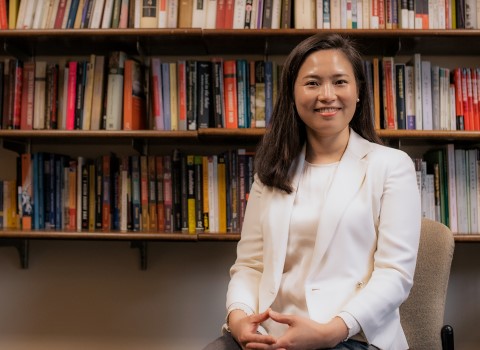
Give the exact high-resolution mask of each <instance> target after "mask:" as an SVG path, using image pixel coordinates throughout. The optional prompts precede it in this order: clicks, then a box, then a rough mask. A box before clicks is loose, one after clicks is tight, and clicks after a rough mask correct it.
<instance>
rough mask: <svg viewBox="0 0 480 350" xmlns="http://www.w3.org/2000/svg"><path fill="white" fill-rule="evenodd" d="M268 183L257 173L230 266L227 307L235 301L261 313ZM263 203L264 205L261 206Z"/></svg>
mask: <svg viewBox="0 0 480 350" xmlns="http://www.w3.org/2000/svg"><path fill="white" fill-rule="evenodd" d="M264 189H265V186H264V185H263V184H262V183H261V182H260V180H259V179H258V177H257V176H256V175H255V180H254V183H253V185H252V187H251V189H250V194H249V197H248V202H247V207H246V210H245V217H244V221H243V226H242V233H241V238H240V241H239V242H238V245H237V259H236V261H235V263H234V264H233V266H232V267H231V268H230V282H229V284H228V290H227V305H226V306H227V309H228V308H229V307H230V305H232V304H233V303H243V304H245V305H248V306H249V307H250V308H251V309H252V310H254V311H255V312H256V313H258V299H259V295H258V291H259V284H260V279H261V276H262V273H263V237H262V231H261V217H262V209H263V208H264V207H265V206H262V205H261V203H262V193H263V191H264ZM262 207H263V208H262Z"/></svg>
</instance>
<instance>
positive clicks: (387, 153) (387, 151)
mask: <svg viewBox="0 0 480 350" xmlns="http://www.w3.org/2000/svg"><path fill="white" fill-rule="evenodd" d="M371 145H372V147H371V152H369V153H368V154H367V157H368V159H369V160H371V161H378V162H382V163H383V164H385V165H392V164H399V163H400V164H405V163H408V164H413V160H412V158H411V157H410V155H409V154H408V153H406V152H405V151H403V150H400V149H397V148H393V147H389V146H385V145H380V144H377V143H371Z"/></svg>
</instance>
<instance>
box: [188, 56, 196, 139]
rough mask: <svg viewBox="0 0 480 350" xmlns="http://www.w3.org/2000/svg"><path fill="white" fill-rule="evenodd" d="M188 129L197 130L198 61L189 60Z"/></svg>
mask: <svg viewBox="0 0 480 350" xmlns="http://www.w3.org/2000/svg"><path fill="white" fill-rule="evenodd" d="M186 64H187V67H186V72H187V99H186V103H187V130H197V125H198V123H197V91H198V90H197V61H194V60H187V61H186Z"/></svg>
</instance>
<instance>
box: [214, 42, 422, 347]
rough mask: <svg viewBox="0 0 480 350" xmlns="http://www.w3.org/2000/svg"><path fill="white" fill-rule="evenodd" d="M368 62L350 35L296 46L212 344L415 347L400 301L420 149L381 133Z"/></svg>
mask: <svg viewBox="0 0 480 350" xmlns="http://www.w3.org/2000/svg"><path fill="white" fill-rule="evenodd" d="M370 104H371V99H370V96H369V92H368V89H367V86H366V79H365V73H364V70H363V62H362V58H361V56H360V54H359V53H358V51H356V49H355V48H354V45H353V44H352V43H351V42H350V41H349V40H348V39H347V38H343V37H341V36H339V35H335V34H334V35H329V36H325V37H324V36H321V35H320V34H318V35H315V36H312V37H310V38H308V39H306V40H304V41H303V42H301V43H300V44H299V45H298V46H297V47H296V48H295V49H294V50H293V51H292V52H291V54H290V55H289V56H288V58H287V60H286V62H285V64H284V69H283V72H282V78H281V87H280V90H279V98H278V101H277V103H276V105H275V108H274V111H273V115H272V119H271V127H270V129H269V130H268V132H267V133H266V135H265V137H264V138H263V140H262V142H261V144H260V146H259V148H258V150H257V153H256V159H255V171H256V175H255V182H254V184H253V186H252V188H251V191H250V196H249V200H248V205H247V210H246V213H245V220H244V223H243V229H242V234H241V240H240V241H239V243H238V247H237V259H236V261H235V263H234V265H233V266H232V267H231V270H230V275H231V280H230V283H229V286H228V292H227V310H228V313H227V323H226V325H225V330H226V331H225V332H224V335H223V336H222V337H220V338H219V339H217V340H216V341H215V342H213V343H212V344H210V345H209V346H207V349H375V348H379V349H388V350H397V349H398V350H400V349H401V350H403V349H407V348H408V344H407V341H406V338H405V335H404V333H403V330H402V326H401V324H400V316H399V306H400V305H401V304H402V302H403V301H404V300H405V299H406V298H407V296H408V294H409V291H410V288H411V287H412V283H413V274H414V270H415V263H416V257H417V250H418V242H419V235H420V219H421V213H420V197H419V191H418V188H417V182H416V176H415V170H414V165H413V162H412V160H411V159H410V157H409V156H408V155H407V154H406V153H404V152H402V151H400V150H396V149H392V148H388V147H385V146H382V145H381V141H380V139H379V138H378V136H377V135H376V133H375V130H374V126H373V117H372V115H371V105H370Z"/></svg>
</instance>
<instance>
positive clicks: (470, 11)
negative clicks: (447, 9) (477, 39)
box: [465, 0, 477, 29]
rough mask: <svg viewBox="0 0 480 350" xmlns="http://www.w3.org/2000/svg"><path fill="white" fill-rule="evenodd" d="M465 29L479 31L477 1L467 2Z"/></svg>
mask: <svg viewBox="0 0 480 350" xmlns="http://www.w3.org/2000/svg"><path fill="white" fill-rule="evenodd" d="M465 29H477V1H476V0H465Z"/></svg>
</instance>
